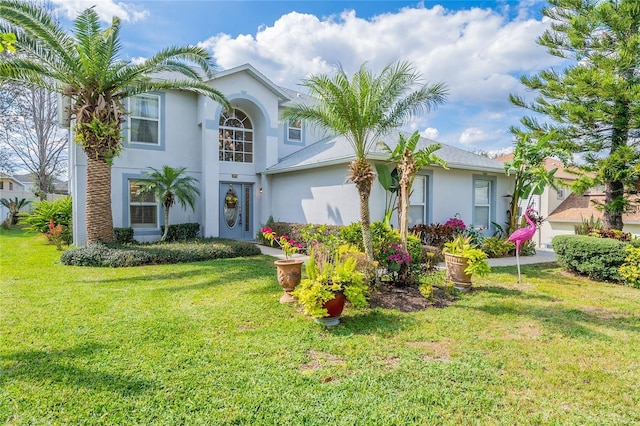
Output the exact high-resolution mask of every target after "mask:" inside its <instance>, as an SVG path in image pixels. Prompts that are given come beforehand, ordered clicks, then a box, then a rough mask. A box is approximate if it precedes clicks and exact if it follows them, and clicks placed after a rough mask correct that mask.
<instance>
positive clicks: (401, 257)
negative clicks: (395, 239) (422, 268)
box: [384, 244, 411, 272]
mask: <svg viewBox="0 0 640 426" xmlns="http://www.w3.org/2000/svg"><path fill="white" fill-rule="evenodd" d="M384 258H385V263H386V266H387V269H388V270H389V271H390V272H398V271H400V268H401V266H402V265H403V264H405V265H409V264H410V263H411V256H410V255H409V253H408V252H407V250H406V249H405V248H404V247H402V246H401V245H399V244H393V245H391V246H390V247H389V248H388V249H387V250H385V252H384Z"/></svg>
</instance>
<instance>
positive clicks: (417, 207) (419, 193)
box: [409, 175, 427, 228]
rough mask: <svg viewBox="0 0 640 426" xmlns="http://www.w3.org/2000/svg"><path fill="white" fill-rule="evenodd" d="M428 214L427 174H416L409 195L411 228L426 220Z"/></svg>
mask: <svg viewBox="0 0 640 426" xmlns="http://www.w3.org/2000/svg"><path fill="white" fill-rule="evenodd" d="M426 215H427V176H421V175H418V176H416V178H415V180H414V181H413V185H412V186H411V194H410V195H409V228H411V227H412V226H415V225H419V224H422V223H424V222H425V220H426Z"/></svg>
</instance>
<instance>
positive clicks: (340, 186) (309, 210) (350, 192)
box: [270, 165, 384, 225]
mask: <svg viewBox="0 0 640 426" xmlns="http://www.w3.org/2000/svg"><path fill="white" fill-rule="evenodd" d="M346 174H347V166H346V165H338V166H331V167H323V168H321V169H315V170H308V171H305V172H293V173H286V174H278V175H273V176H272V177H271V179H272V180H271V188H273V190H272V191H273V193H272V197H271V203H270V204H271V209H270V210H271V212H272V215H273V218H274V219H275V220H281V221H286V222H298V223H327V224H330V225H348V224H350V223H353V222H357V221H359V220H360V202H359V197H358V191H357V189H356V187H355V185H354V184H353V183H352V182H345V176H346ZM369 206H370V209H371V220H372V221H376V220H380V219H382V217H383V214H384V193H383V191H382V189H381V188H380V187H379V185H377V182H376V184H375V185H374V188H373V190H372V194H371V198H370V200H369Z"/></svg>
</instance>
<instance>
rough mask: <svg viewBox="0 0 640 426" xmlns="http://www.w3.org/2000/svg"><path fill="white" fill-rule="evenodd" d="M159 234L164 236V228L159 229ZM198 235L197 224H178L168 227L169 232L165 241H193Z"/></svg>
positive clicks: (198, 228)
mask: <svg viewBox="0 0 640 426" xmlns="http://www.w3.org/2000/svg"><path fill="white" fill-rule="evenodd" d="M160 233H161V234H162V235H164V226H161V227H160ZM199 234H200V224H199V223H179V224H176V225H169V232H167V238H166V239H165V241H187V240H195V239H196V238H198V236H199Z"/></svg>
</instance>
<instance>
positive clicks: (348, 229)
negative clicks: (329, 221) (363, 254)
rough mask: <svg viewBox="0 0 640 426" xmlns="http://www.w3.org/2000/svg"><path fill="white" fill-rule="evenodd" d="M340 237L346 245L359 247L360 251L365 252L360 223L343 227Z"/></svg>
mask: <svg viewBox="0 0 640 426" xmlns="http://www.w3.org/2000/svg"><path fill="white" fill-rule="evenodd" d="M338 236H339V237H340V239H341V240H342V241H344V242H345V243H346V244H351V245H352V246H356V247H358V249H359V250H361V251H364V247H363V246H362V228H361V227H360V222H353V223H352V224H351V225H347V226H344V227H342V229H340V232H339V235H338Z"/></svg>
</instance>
